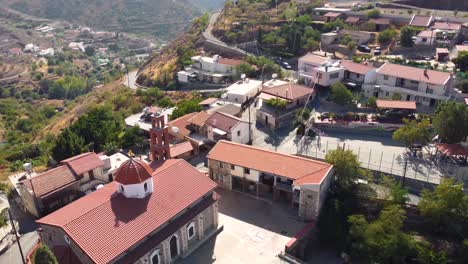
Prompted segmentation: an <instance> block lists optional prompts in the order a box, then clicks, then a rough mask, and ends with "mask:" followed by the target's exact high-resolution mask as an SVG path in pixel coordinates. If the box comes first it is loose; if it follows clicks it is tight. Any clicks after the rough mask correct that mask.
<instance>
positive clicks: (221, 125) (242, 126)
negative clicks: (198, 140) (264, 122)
mask: <svg viewBox="0 0 468 264" xmlns="http://www.w3.org/2000/svg"><path fill="white" fill-rule="evenodd" d="M205 125H206V127H207V136H208V139H209V140H211V141H214V142H217V141H219V140H229V141H232V142H236V143H240V144H247V143H248V142H249V141H250V140H251V133H252V131H249V130H250V126H249V122H246V121H243V120H241V119H240V118H238V117H235V116H233V115H229V114H226V113H222V112H215V113H214V114H212V115H211V116H210V117H209V118H208V119H207V120H206V121H205ZM249 133H250V135H249Z"/></svg>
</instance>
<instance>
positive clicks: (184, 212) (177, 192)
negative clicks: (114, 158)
mask: <svg viewBox="0 0 468 264" xmlns="http://www.w3.org/2000/svg"><path fill="white" fill-rule="evenodd" d="M159 143H164V140H162V141H159ZM161 145H163V144H161ZM160 147H161V146H160ZM160 147H159V148H157V149H158V151H159V154H162V155H164V153H165V152H166V151H164V149H161V148H160ZM166 150H167V149H166ZM161 159H163V160H161ZM156 160H159V161H158V162H157V163H156V162H153V163H152V164H151V165H148V164H147V163H145V162H144V161H142V160H137V159H130V160H128V161H126V162H124V163H123V164H122V165H121V166H120V168H119V169H118V170H117V172H116V173H115V181H113V182H111V183H109V184H107V185H105V186H104V187H103V188H101V189H98V190H96V191H95V192H93V193H91V194H88V195H86V196H85V197H83V198H81V199H79V200H77V201H75V202H73V203H71V204H68V205H67V206H65V207H63V208H61V209H59V210H57V211H55V212H53V213H51V214H49V215H47V216H46V217H44V218H42V219H39V220H38V221H37V222H38V224H39V225H40V229H39V234H40V237H41V240H42V242H43V243H44V244H46V245H47V246H49V248H51V249H52V251H53V252H54V253H55V255H56V257H57V259H58V261H59V263H84V264H87V263H147V264H166V263H173V262H174V261H176V260H177V259H180V258H185V257H187V256H188V255H189V254H190V253H191V252H193V251H194V250H195V249H196V248H197V247H199V246H200V245H201V244H203V242H204V241H206V240H207V239H208V238H210V237H211V236H212V235H215V234H217V233H218V232H219V229H218V202H217V201H218V199H219V195H218V194H217V193H216V192H215V188H216V183H215V182H213V181H212V180H211V179H209V178H208V177H207V176H206V175H204V174H202V173H201V172H199V171H197V170H196V169H195V168H194V167H192V166H191V165H190V164H189V163H187V162H186V161H184V160H175V159H165V158H162V156H159V159H158V158H156Z"/></svg>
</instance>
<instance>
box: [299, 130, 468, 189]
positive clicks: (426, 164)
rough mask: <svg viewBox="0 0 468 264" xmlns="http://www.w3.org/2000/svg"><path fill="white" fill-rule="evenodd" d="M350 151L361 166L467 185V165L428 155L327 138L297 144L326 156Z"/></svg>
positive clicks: (303, 151) (309, 153)
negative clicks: (337, 150)
mask: <svg viewBox="0 0 468 264" xmlns="http://www.w3.org/2000/svg"><path fill="white" fill-rule="evenodd" d="M338 148H340V149H345V150H351V151H353V153H354V154H356V155H357V157H358V159H359V162H360V163H361V167H363V168H366V169H370V170H374V171H378V172H382V173H387V174H391V175H396V176H405V177H406V178H411V179H415V180H418V181H423V182H428V183H432V184H439V183H440V180H441V179H442V178H444V177H451V178H454V179H456V180H458V181H462V182H464V184H465V186H468V167H461V166H458V165H455V164H448V163H436V162H433V161H431V160H430V159H429V154H426V155H425V156H424V157H422V158H418V157H408V156H407V155H405V153H397V152H390V151H382V150H376V149H372V148H366V147H363V146H359V145H353V144H346V143H340V142H338V143H337V142H330V141H326V140H320V139H317V140H311V139H307V138H303V139H302V140H301V141H300V142H298V143H297V154H299V155H304V156H309V157H313V158H318V159H325V156H326V155H327V153H328V152H330V151H332V150H336V149H338Z"/></svg>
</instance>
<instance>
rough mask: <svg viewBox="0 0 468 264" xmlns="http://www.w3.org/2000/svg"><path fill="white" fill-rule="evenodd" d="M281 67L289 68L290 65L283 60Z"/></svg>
mask: <svg viewBox="0 0 468 264" xmlns="http://www.w3.org/2000/svg"><path fill="white" fill-rule="evenodd" d="M281 67H283V69H285V70H291V69H292V67H291V65H289V63H287V62H285V61H283V62H282V63H281Z"/></svg>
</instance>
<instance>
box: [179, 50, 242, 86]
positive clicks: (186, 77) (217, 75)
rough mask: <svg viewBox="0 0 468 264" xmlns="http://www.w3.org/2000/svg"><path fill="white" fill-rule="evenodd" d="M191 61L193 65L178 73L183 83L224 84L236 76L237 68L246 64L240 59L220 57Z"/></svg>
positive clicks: (200, 58) (198, 58)
mask: <svg viewBox="0 0 468 264" xmlns="http://www.w3.org/2000/svg"><path fill="white" fill-rule="evenodd" d="M191 60H192V65H190V66H188V67H185V69H184V70H183V71H179V72H178V73H177V77H178V80H179V82H181V83H190V82H195V81H198V82H209V83H223V82H224V81H225V80H226V79H228V78H230V77H232V76H234V75H235V74H236V66H238V65H240V64H242V63H244V62H245V61H243V60H238V59H229V58H222V57H220V56H219V55H214V56H213V57H205V56H194V57H192V58H191Z"/></svg>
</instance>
